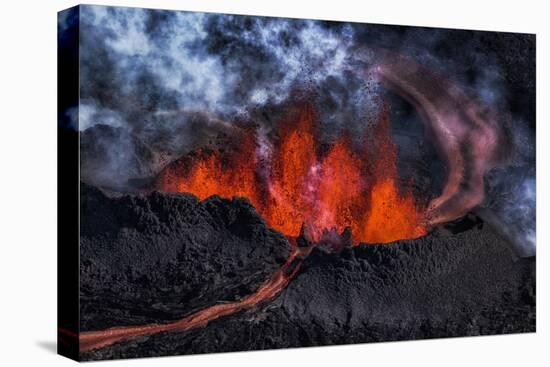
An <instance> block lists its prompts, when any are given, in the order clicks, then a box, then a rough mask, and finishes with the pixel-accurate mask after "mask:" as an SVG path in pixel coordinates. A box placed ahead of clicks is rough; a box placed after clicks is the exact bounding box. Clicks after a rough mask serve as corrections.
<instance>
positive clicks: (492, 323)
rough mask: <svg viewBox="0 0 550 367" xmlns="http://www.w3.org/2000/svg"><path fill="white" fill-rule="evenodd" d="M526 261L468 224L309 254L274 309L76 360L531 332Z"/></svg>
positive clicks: (531, 269)
mask: <svg viewBox="0 0 550 367" xmlns="http://www.w3.org/2000/svg"><path fill="white" fill-rule="evenodd" d="M225 260H226V261H227V262H232V261H233V259H231V258H227V259H225ZM534 260H535V259H534V258H518V257H516V256H515V254H514V252H513V251H512V250H511V249H510V247H509V246H508V244H507V243H505V242H504V241H503V240H502V239H501V238H500V237H499V236H498V235H497V234H496V233H495V232H494V231H493V230H492V229H491V228H490V227H489V226H487V225H485V224H484V223H483V222H482V221H480V220H478V219H477V218H476V219H475V220H472V218H471V217H470V218H468V220H467V221H466V222H464V223H459V224H455V225H452V226H451V228H449V227H447V228H437V229H436V230H434V231H433V232H431V233H430V234H428V235H427V236H424V237H422V238H418V239H415V240H403V241H398V242H395V243H392V244H385V245H366V244H364V245H360V246H356V247H349V246H347V247H344V248H343V249H342V250H341V251H340V252H335V251H330V250H327V249H323V248H314V249H313V251H312V252H311V254H310V255H309V256H308V257H307V258H306V259H305V260H304V262H303V264H302V267H301V269H300V271H299V272H298V274H297V275H296V276H295V278H294V279H293V281H292V282H291V283H290V284H289V285H288V287H287V288H286V289H285V290H284V291H283V292H282V293H281V294H280V295H279V296H278V297H277V298H276V299H275V300H272V301H270V302H266V303H263V304H261V305H259V306H257V307H255V308H253V309H250V310H248V311H243V312H240V313H237V314H235V315H231V316H229V317H226V318H221V319H218V320H215V321H213V322H211V323H209V324H208V325H207V326H206V327H203V328H197V329H192V330H189V331H186V332H170V333H162V334H157V335H152V336H149V337H144V338H139V339H135V340H132V341H128V342H124V343H120V344H115V345H112V346H109V347H106V348H103V349H99V350H96V351H92V352H89V353H85V354H84V355H83V358H84V359H88V360H94V359H105V358H124V357H145V356H161V355H171V354H191V353H213V352H227V351H237V350H256V349H271V348H286V347H301V346H317V345H331V344H345V343H362V342H379V341H392V340H410V339H424V338H436V337H457V336H473V335H491V334H500V333H518V332H532V331H535V313H536V311H535V310H536V307H535V261H534Z"/></svg>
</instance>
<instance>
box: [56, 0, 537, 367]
mask: <svg viewBox="0 0 550 367" xmlns="http://www.w3.org/2000/svg"><path fill="white" fill-rule="evenodd" d="M58 20H59V21H58V35H59V39H58V91H59V95H58V162H59V165H58V167H59V169H58V175H59V180H58V181H59V183H58V190H59V195H58V196H59V231H58V233H59V243H58V246H59V248H58V256H59V262H58V264H59V269H58V281H59V285H58V290H59V291H58V295H59V297H58V301H59V302H58V303H59V311H58V312H59V313H58V319H59V325H58V327H59V328H58V348H59V352H60V353H61V354H63V355H65V356H68V357H70V358H74V359H77V360H83V361H84V360H85V361H91V360H103V359H117V358H134V357H154V356H167V355H182V354H196V353H217V352H231V351H248V350H263V349H275V348H295V347H309V346H324V345H338V344H349V343H369V342H386V341H398V340H415V339H428V338H444V337H460V336H476V335H493V334H509V333H525V332H535V325H536V287H535V285H536V281H535V262H536V261H535V259H536V245H535V207H536V206H535V132H536V127H535V89H536V88H535V52H536V50H535V35H533V34H517V33H504V32H487V31H473V30H456V29H436V28H424V27H411V26H399V25H381V24H361V23H349V22H335V21H323V20H307V19H287V18H274V17H260V16H249V15H229V14H214V13H197V12H186V11H172V10H171V11H168V10H152V9H139V8H124V7H106V6H89V5H81V6H77V7H74V8H71V9H67V10H65V11H62V12H60V13H59V16H58Z"/></svg>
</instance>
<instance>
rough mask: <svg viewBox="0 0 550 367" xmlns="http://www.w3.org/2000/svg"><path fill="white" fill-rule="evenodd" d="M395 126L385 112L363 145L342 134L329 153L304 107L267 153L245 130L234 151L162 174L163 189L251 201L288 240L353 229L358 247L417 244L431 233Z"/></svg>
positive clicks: (207, 153)
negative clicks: (405, 174) (406, 181)
mask: <svg viewBox="0 0 550 367" xmlns="http://www.w3.org/2000/svg"><path fill="white" fill-rule="evenodd" d="M390 128H391V125H390V120H389V117H388V115H387V113H383V114H382V115H381V117H380V118H379V119H378V121H375V122H374V123H370V124H369V127H368V128H367V131H366V133H365V135H366V136H365V139H364V143H362V144H353V142H352V139H351V137H350V136H349V134H347V133H343V134H341V135H340V136H339V137H338V138H337V139H336V140H335V141H334V142H332V143H331V144H329V146H328V147H327V146H326V144H321V143H320V141H319V138H318V136H319V131H318V130H319V127H318V119H317V116H316V114H315V111H314V109H313V108H312V107H310V106H305V107H302V108H300V109H299V111H298V112H296V113H291V114H289V116H288V117H287V118H286V119H285V120H284V121H282V122H281V123H280V124H279V125H278V128H277V131H276V134H275V135H276V137H275V138H274V139H273V142H272V143H271V144H270V145H269V147H268V148H265V147H262V146H260V145H261V144H260V140H261V139H260V134H259V133H258V132H257V131H256V130H246V131H245V132H244V133H243V134H242V135H241V136H240V137H239V138H238V139H239V141H238V144H236V147H237V148H235V149H232V150H229V151H222V150H209V149H202V150H199V151H196V152H193V153H191V154H189V155H187V156H185V157H182V158H180V159H179V160H177V161H175V162H173V163H172V164H171V165H169V166H168V167H167V168H166V169H164V170H163V172H162V173H161V175H160V179H159V189H160V190H162V191H169V192H190V193H193V194H194V195H196V196H197V197H198V198H199V199H201V200H204V199H206V198H208V197H209V196H212V195H219V196H221V197H224V198H231V197H233V196H242V197H246V198H248V199H249V200H250V201H251V202H252V204H253V205H254V206H255V208H256V209H257V210H258V212H259V213H260V214H261V215H262V217H263V218H264V219H265V220H266V222H267V223H268V224H269V225H270V226H271V227H273V228H274V229H276V230H278V231H280V232H281V233H283V234H285V235H286V236H288V237H297V236H298V235H299V234H300V230H301V228H302V225H306V226H307V227H308V228H309V232H310V234H311V236H312V237H313V238H312V239H314V240H319V239H320V238H321V236H322V234H323V232H324V231H327V230H336V231H338V232H342V231H343V230H344V229H346V228H347V227H349V228H351V230H352V236H353V240H354V242H355V243H362V242H363V243H364V242H366V243H387V242H392V241H396V240H400V239H405V238H417V237H420V236H422V235H424V234H425V233H426V226H425V224H424V223H425V221H424V209H423V208H422V206H421V205H420V202H419V201H418V200H416V199H415V197H414V195H413V193H412V192H411V191H410V190H409V191H407V190H403V189H402V188H400V186H399V184H398V182H399V177H398V173H397V165H396V162H397V146H396V145H395V144H394V143H393V141H392V138H391V131H390ZM358 145H359V146H358ZM260 152H261V153H260Z"/></svg>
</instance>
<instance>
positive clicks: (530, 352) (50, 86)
mask: <svg viewBox="0 0 550 367" xmlns="http://www.w3.org/2000/svg"><path fill="white" fill-rule="evenodd" d="M106 2H107V0H105V1H100V2H96V1H88V3H98V4H105V3H106ZM545 3H546V2H545V1H543V0H539V1H526V0H520V1H518V0H516V1H513V2H506V1H481V0H476V1H469V0H455V1H452V2H451V1H447V2H445V1H442V0H439V1H421V0H405V1H390V0H374V1H357V0H356V1H351V0H350V1H347V0H337V1H332V2H329V1H325V2H323V3H320V0H318V1H315V2H313V1H311V2H308V1H305V0H303V1H299V0H288V1H287V0H269V1H258V0H256V1H254V0H250V1H245V0H225V1H222V0H219V1H212V0H202V1H199V0H195V1H191V0H188V1H183V0H181V1H168V0H156V1H153V0H149V1H144V0H143V1H137V0H134V1H120V0H119V1H114V0H113V1H110V4H109V5H127V6H142V7H155V8H165V9H181V10H198V11H213V12H226V13H239V14H258V15H273V16H290V17H302V18H317V19H330V20H348V21H361V22H373V23H389V24H406V25H424V26H439V27H451V28H470V29H483V30H500V31H516V32H529V33H537V34H538V37H537V44H538V45H537V73H538V78H537V117H538V119H537V120H538V121H537V130H538V131H537V148H538V149H537V151H538V152H537V153H538V155H537V163H538V168H537V172H538V178H537V184H538V185H537V199H538V209H539V210H538V215H537V219H538V226H537V228H538V231H537V245H538V249H537V251H538V258H537V260H538V266H537V269H538V272H537V282H538V292H537V302H538V304H537V306H538V307H537V309H538V313H537V330H538V332H537V333H536V334H528V335H512V336H495V337H476V338H461V339H446V340H432V341H417V342H398V343H380V344H366V345H355V346H345V347H324V348H309V349H294V350H282V351H270V352H252V353H233V354H216V355H202V356H188V357H165V358H160V359H144V360H129V361H128V360H127V361H118V362H101V364H102V365H104V366H110V365H116V366H127V365H136V366H145V365H150V364H151V363H155V364H156V365H159V366H168V365H170V366H175V365H182V364H185V365H190V366H199V365H200V366H223V367H226V366H240V367H245V366H260V365H261V366H278V367H281V366H313V365H315V366H331V365H339V366H344V365H372V366H392V365H396V366H404V365H406V366H423V367H426V366H438V367H441V366H442V365H445V366H460V367H466V366H478V365H485V366H489V365H491V366H499V367H500V366H541V365H546V366H548V365H550V364H549V363H550V358H549V355H550V353H548V349H549V348H550V338H548V336H549V335H550V326H549V325H548V324H549V321H550V318H549V317H548V314H547V312H548V307H549V304H548V292H546V289H545V288H546V286H547V284H549V283H548V281H547V280H546V279H545V278H547V277H548V274H549V272H548V269H547V267H548V256H547V255H548V254H549V252H548V251H547V250H546V249H545V247H546V245H547V244H546V243H545V242H546V240H547V239H548V226H549V225H548V223H549V222H548V214H547V213H548V209H547V208H548V205H549V202H548V194H546V193H545V188H546V187H548V183H549V182H548V170H547V169H545V168H544V167H543V166H544V165H548V163H549V161H550V152H549V145H550V144H548V143H546V140H547V139H548V137H549V135H548V130H549V129H548V125H547V121H546V120H547V119H548V117H549V113H548V105H547V104H546V105H544V104H545V103H548V102H549V98H550V95H549V85H550V84H549V80H548V78H549V75H550V72H549V71H548V68H549V67H550V62H549V61H550V60H549V52H550V51H549V46H550V44H549V41H548V40H549V39H550V32H549V28H550V27H549V26H548V22H549V16H548V14H549V13H550V11H548V10H546V9H545V6H544V4H545ZM8 4H9V5H8ZM75 4H77V3H76V2H74V1H53V0H42V1H36V2H34V3H33V2H30V1H22V0H21V1H11V2H7V1H6V2H3V3H2V5H3V7H2V9H1V13H0V14H1V15H0V16H1V20H0V37H1V42H0V51H1V53H0V63H1V67H0V73H1V74H0V91H1V95H0V97H1V98H0V119H1V121H0V129H1V131H0V194H1V200H0V251H1V252H0V272H1V273H0V275H1V276H0V282H1V283H0V365H3V366H17V365H29V366H34V365H40V366H50V365H61V366H64V365H69V364H72V363H74V362H71V361H69V360H67V359H65V358H62V357H60V356H57V355H56V354H55V338H56V266H57V264H56V235H57V230H56V123H57V121H56V47H57V46H56V29H57V28H56V12H57V11H59V10H62V9H64V8H67V7H70V6H73V5H75ZM545 23H546V24H545ZM545 224H546V225H545Z"/></svg>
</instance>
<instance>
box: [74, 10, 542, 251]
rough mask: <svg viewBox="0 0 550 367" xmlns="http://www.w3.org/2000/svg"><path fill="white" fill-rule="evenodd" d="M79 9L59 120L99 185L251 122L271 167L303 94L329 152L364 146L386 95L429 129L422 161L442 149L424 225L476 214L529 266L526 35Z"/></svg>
mask: <svg viewBox="0 0 550 367" xmlns="http://www.w3.org/2000/svg"><path fill="white" fill-rule="evenodd" d="M80 9H81V10H80V41H81V43H80V44H81V48H80V77H81V79H80V88H81V89H80V106H79V107H80V108H79V109H78V114H76V111H75V110H74V109H73V110H68V111H66V113H65V115H66V116H69V117H71V116H72V117H74V118H75V119H76V117H77V116H78V119H79V124H78V126H79V128H80V130H81V138H82V141H84V140H88V141H87V142H85V146H86V147H87V148H86V150H85V151H83V152H81V153H82V155H81V158H82V162H86V164H85V165H84V166H83V167H81V168H82V175H83V179H85V180H87V181H89V182H90V183H93V184H97V185H100V186H107V187H111V188H116V189H118V190H130V189H133V188H134V186H132V185H133V183H135V180H136V179H138V180H145V181H147V179H149V178H151V177H153V176H155V175H156V174H157V173H158V172H159V171H160V170H161V169H163V168H164V167H165V166H166V165H167V164H169V163H170V162H171V161H173V160H174V159H176V158H178V157H180V156H181V155H182V154H185V153H188V152H189V151H192V150H194V149H197V148H198V147H204V146H212V145H216V144H219V141H218V138H219V137H220V136H221V137H226V138H231V136H232V135H233V134H235V133H236V132H238V131H239V129H240V127H239V126H240V125H241V124H242V123H243V122H247V123H253V124H255V125H256V131H258V132H261V134H259V138H260V140H261V141H260V143H261V144H258V146H257V152H258V153H259V154H261V155H269V154H270V152H271V150H272V147H271V144H272V142H271V141H270V134H272V131H273V130H275V129H274V128H275V126H274V124H276V122H277V121H278V120H280V118H279V117H280V115H281V114H284V112H285V111H284V108H285V106H288V105H289V104H290V102H291V101H292V100H293V99H295V97H296V96H300V98H304V95H305V96H307V97H306V98H307V99H308V100H309V101H308V102H310V103H311V104H314V105H315V107H316V109H317V113H318V115H319V123H320V126H321V136H322V138H323V139H324V140H325V141H326V142H328V143H331V142H334V140H335V139H336V138H337V137H338V136H340V135H341V134H342V132H343V131H346V132H348V133H350V134H349V135H351V136H352V137H354V138H355V137H358V136H362V135H363V134H364V133H365V131H367V130H368V129H367V125H368V123H369V121H373V120H377V119H379V117H380V113H381V110H382V109H383V108H382V107H383V106H385V105H386V104H387V103H389V102H388V100H390V101H391V98H393V97H391V93H388V90H389V91H394V92H396V93H397V94H398V95H400V96H401V98H404V99H406V100H408V101H409V103H410V104H412V105H413V106H414V109H413V111H415V112H411V113H408V114H409V116H408V117H407V118H403V120H402V121H409V119H410V121H414V120H415V119H414V118H412V117H411V116H414V115H415V114H416V115H418V114H420V115H422V116H423V118H424V120H425V121H426V122H427V124H425V126H426V127H427V128H423V127H422V126H421V125H420V124H419V125H418V127H415V126H412V125H411V129H416V130H418V131H421V132H422V133H423V132H424V131H425V133H426V134H427V135H426V139H423V140H425V141H426V143H425V145H426V146H427V148H426V149H424V148H423V150H429V149H434V148H435V149H437V150H438V153H439V156H440V157H442V160H443V162H444V166H445V168H444V171H443V172H442V171H441V170H439V171H438V170H435V171H433V172H432V171H430V172H431V173H430V174H431V175H432V176H433V177H432V181H433V182H435V181H437V180H440V181H443V182H444V184H443V189H442V190H441V191H440V192H435V193H433V192H431V193H430V195H428V196H430V197H434V198H435V199H434V200H433V201H432V202H431V206H430V211H429V218H428V220H429V222H430V223H432V224H437V223H441V222H445V221H448V220H452V219H455V218H457V217H460V216H462V215H464V214H465V213H466V212H468V211H471V210H475V211H478V212H479V213H480V215H483V217H484V218H485V219H486V221H487V222H489V223H491V224H492V225H494V226H495V227H497V228H500V229H501V232H502V233H503V234H504V235H505V236H506V237H507V238H509V239H510V240H511V241H512V242H514V243H516V244H517V246H518V248H521V249H522V253H523V254H527V255H532V254H534V233H535V220H534V208H535V200H534V196H535V194H534V187H533V186H534V176H535V172H534V162H535V161H534V159H535V157H534V144H535V142H534V112H533V111H534V85H533V83H534V82H533V81H534V56H533V55H534V38H533V37H531V36H529V35H514V34H505V33H489V32H470V31H457V30H445V29H427V28H412V27H396V26H383V25H366V24H352V23H335V22H322V21H309V20H291V19H280V18H269V17H249V16H231V15H218V14H203V13H188V12H172V11H162V10H145V9H133V8H107V7H101V6H81V7H80ZM382 49H384V50H390V51H389V52H382V51H381V50H382ZM365 70H369V71H371V72H368V73H365ZM379 81H381V82H382V83H379ZM388 94H390V97H391V98H388ZM390 108H391V106H390ZM74 126H76V125H74ZM394 126H397V125H394ZM423 129H424V130H423ZM392 133H393V134H395V135H396V136H399V134H402V131H399V128H394V131H392ZM396 141H398V139H397V140H396ZM398 148H399V151H398V155H399V156H402V157H410V156H414V154H416V153H414V152H413V149H412V148H410V147H408V146H405V145H399V147H398ZM421 150H422V149H421ZM503 151H506V153H507V154H503ZM419 160H423V161H426V156H421V157H420V156H419ZM266 170H267V169H266ZM440 176H441V177H440ZM131 183H132V184H131ZM438 190H439V188H438ZM503 198H504V199H503ZM520 213H522V214H520Z"/></svg>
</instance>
